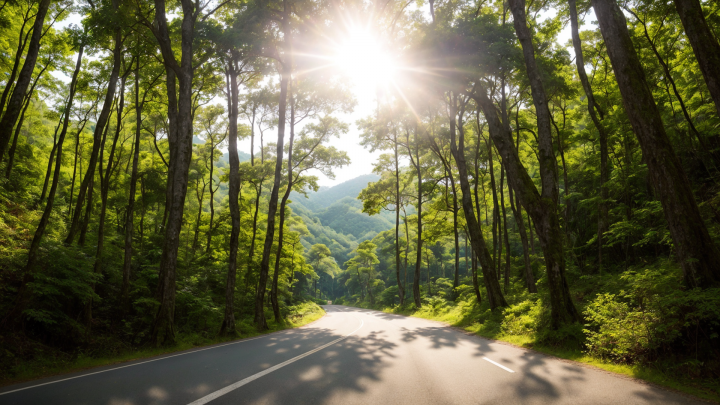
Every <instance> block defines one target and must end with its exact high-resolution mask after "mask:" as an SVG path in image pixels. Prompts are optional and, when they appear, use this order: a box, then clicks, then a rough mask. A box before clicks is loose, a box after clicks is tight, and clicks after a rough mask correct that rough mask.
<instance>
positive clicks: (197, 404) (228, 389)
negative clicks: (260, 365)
mask: <svg viewBox="0 0 720 405" xmlns="http://www.w3.org/2000/svg"><path fill="white" fill-rule="evenodd" d="M364 324H365V322H364V321H363V320H362V319H361V320H360V326H358V328H357V329H355V330H354V331H352V332H350V333H348V334H347V335H345V336H343V337H341V338H338V339H335V340H333V341H332V342H330V343H327V344H324V345H322V346H320V347H318V348H316V349H313V350H310V351H309V352H306V353H303V354H301V355H299V356H296V357H293V358H292V359H290V360H287V361H284V362H282V363H280V364H278V365H275V366H272V367H270V368H268V369H265V370H263V371H261V372H259V373H257V374H253V375H251V376H250V377H247V378H245V379H242V380H240V381H238V382H236V383H234V384H230V385H228V386H227V387H225V388H222V389H219V390H217V391H215V392H213V393H210V394H208V395H206V396H204V397H202V398H200V399H198V400H196V401H193V402H191V403H189V404H188V405H204V404H207V403H208V402H210V401H212V400H214V399H217V398H220V397H221V396H223V395H225V394H227V393H229V392H231V391H234V390H236V389H238V388H240V387H242V386H243V385H246V384H249V383H251V382H253V381H255V380H257V379H258V378H260V377H263V376H266V375H268V374H270V373H272V372H273V371H276V370H279V369H281V368H283V367H285V366H287V365H288V364H291V363H294V362H296V361H298V360H300V359H302V358H304V357H307V356H309V355H311V354H313V353H317V352H319V351H320V350H322V349H324V348H326V347H329V346H332V345H334V344H335V343H338V342H340V341H342V340H345V339H347V338H348V337H350V336H351V335H352V334H354V333H355V332H357V331H359V330H360V328H362V327H363V325H364Z"/></svg>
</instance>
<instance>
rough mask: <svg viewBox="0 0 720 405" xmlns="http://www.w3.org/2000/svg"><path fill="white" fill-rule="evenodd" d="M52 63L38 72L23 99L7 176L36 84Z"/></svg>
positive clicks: (6, 175) (8, 172) (11, 147)
mask: <svg viewBox="0 0 720 405" xmlns="http://www.w3.org/2000/svg"><path fill="white" fill-rule="evenodd" d="M49 65H50V62H48V64H46V65H45V66H44V67H43V68H42V70H41V71H40V73H38V75H37V77H36V78H35V80H33V84H32V86H30V90H28V92H27V94H26V95H25V99H24V100H23V102H24V105H23V108H22V111H21V112H20V118H19V119H18V121H17V125H15V133H14V135H13V141H12V145H11V146H10V150H9V151H8V163H7V168H6V169H5V178H7V179H9V178H10V173H11V172H12V167H13V162H14V161H15V149H16V148H17V142H18V138H19V137H20V129H21V128H22V125H23V122H24V121H25V112H26V111H27V109H28V107H29V106H30V104H31V103H32V96H33V93H34V92H35V86H37V84H38V82H39V81H40V78H41V77H42V75H43V73H45V71H46V70H47V68H48V66H49ZM5 86H6V87H9V83H7V84H5ZM2 105H3V103H0V108H2Z"/></svg>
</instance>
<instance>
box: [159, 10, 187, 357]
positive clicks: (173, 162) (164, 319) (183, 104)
mask: <svg viewBox="0 0 720 405" xmlns="http://www.w3.org/2000/svg"><path fill="white" fill-rule="evenodd" d="M180 3H181V6H182V10H183V17H182V23H181V26H180V33H181V38H182V39H181V41H180V43H181V45H180V49H181V52H182V55H181V58H180V65H179V66H178V64H177V60H176V58H175V55H174V51H173V49H172V46H171V41H170V34H169V29H168V26H167V17H166V15H165V1H164V0H155V24H156V25H157V27H156V28H153V31H154V33H155V37H156V39H157V40H158V42H159V44H160V49H161V52H162V56H163V61H164V64H165V70H166V82H167V95H168V122H169V123H170V128H169V131H168V142H169V144H170V161H169V167H168V181H167V192H166V198H167V202H166V204H165V206H166V211H167V226H166V227H165V240H164V242H163V251H162V256H161V258H160V268H159V277H158V288H157V292H156V296H157V300H158V301H159V302H160V307H159V308H158V311H157V314H156V316H155V320H154V321H153V325H152V328H151V331H150V342H151V344H153V345H156V346H157V345H160V344H174V343H175V325H174V317H175V277H176V266H177V258H178V257H177V253H178V246H179V244H180V231H181V227H182V218H183V210H184V208H185V196H186V194H187V180H188V171H189V167H190V161H191V157H192V134H193V127H192V124H193V123H192V81H193V75H194V68H193V38H194V26H195V20H196V18H197V13H196V11H195V3H194V2H192V1H191V0H181V2H180ZM176 79H177V84H178V89H177V92H176Z"/></svg>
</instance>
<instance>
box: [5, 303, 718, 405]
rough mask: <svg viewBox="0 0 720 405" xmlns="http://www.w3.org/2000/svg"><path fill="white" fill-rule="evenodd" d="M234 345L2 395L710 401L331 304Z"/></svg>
mask: <svg viewBox="0 0 720 405" xmlns="http://www.w3.org/2000/svg"><path fill="white" fill-rule="evenodd" d="M325 310H326V311H327V315H325V316H324V317H323V318H321V319H320V320H318V321H316V322H314V323H312V324H310V325H306V326H305V327H302V328H298V329H291V330H286V331H281V332H277V333H273V334H269V335H264V336H261V337H256V338H252V339H246V340H241V341H237V342H234V343H230V344H224V345H218V346H213V347H210V348H202V349H196V350H194V351H189V352H181V353H175V354H170V355H167V356H164V357H159V358H152V359H147V360H139V361H136V362H132V363H123V364H120V365H115V366H108V367H104V368H96V369H92V370H87V371H84V372H80V373H75V374H66V375H63V376H58V377H53V378H48V379H43V380H36V381H31V382H27V383H24V384H18V385H14V386H8V387H4V388H2V389H0V404H13V405H21V404H53V405H65V404H106V405H136V404H181V405H187V404H193V405H201V404H207V403H210V404H212V405H221V404H233V405H235V404H278V405H281V404H283V405H284V404H332V405H352V404H362V405H368V404H387V405H394V404H412V405H421V404H433V405H435V404H550V403H552V404H695V403H697V404H700V403H705V402H701V401H699V400H694V399H692V398H689V397H686V396H684V395H681V394H678V393H675V392H670V391H666V390H663V389H660V388H657V387H654V386H650V385H647V384H642V383H639V382H637V381H634V380H631V379H628V378H623V377H620V376H617V375H613V374H610V373H607V372H604V371H601V370H596V369H593V368H589V367H583V366H580V365H578V364H577V363H572V362H567V361H562V360H558V359H555V358H552V357H547V356H543V355H541V354H538V353H535V352H532V351H527V350H523V349H519V348H516V347H512V346H509V345H505V344H501V343H497V342H493V341H489V340H486V339H482V338H479V337H475V336H469V335H466V334H464V333H462V332H460V331H457V330H454V329H452V328H447V327H444V326H443V325H442V324H440V323H437V322H432V321H427V320H423V319H418V318H409V317H404V316H399V315H390V314H385V313H382V312H378V311H370V310H363V309H357V308H349V307H343V306H336V305H331V306H326V307H325Z"/></svg>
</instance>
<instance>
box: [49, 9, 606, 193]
mask: <svg viewBox="0 0 720 405" xmlns="http://www.w3.org/2000/svg"><path fill="white" fill-rule="evenodd" d="M427 14H429V13H427ZM553 15H554V10H550V11H548V12H545V13H543V15H541V19H545V18H549V17H552V16H553ZM427 17H428V18H429V15H428V16H427ZM581 18H582V16H581ZM584 20H585V21H586V25H587V24H588V23H590V22H591V21H594V20H595V16H594V14H593V12H592V10H591V11H590V14H589V15H587V16H585V18H584ZM69 23H75V24H78V23H79V19H78V18H77V16H76V15H72V16H71V17H70V18H68V19H66V20H65V21H63V22H62V23H61V24H59V25H60V27H58V28H62V27H63V26H66V25H68V24H69ZM581 29H582V27H581ZM569 40H570V26H569V24H568V26H566V27H565V29H563V31H562V32H561V33H560V35H559V38H558V42H559V43H560V44H561V45H565V44H567V43H568V41H569ZM380 44H381V41H380V39H379V38H376V37H375V36H374V34H373V32H372V30H370V29H367V28H366V27H362V26H358V27H351V28H350V29H348V30H347V34H346V36H345V38H340V39H338V40H337V43H336V48H337V49H335V50H334V52H333V54H332V55H331V56H330V58H329V61H330V63H331V64H333V65H334V68H336V69H339V70H341V71H344V73H345V76H346V77H347V78H348V80H351V83H348V84H349V85H350V87H351V88H352V89H354V94H355V97H356V100H357V105H356V107H355V109H354V111H353V112H352V113H351V114H338V115H337V116H338V118H339V119H341V120H342V121H344V122H346V123H347V124H349V127H350V130H349V132H348V133H347V134H345V135H344V136H343V137H342V138H341V139H333V140H332V141H331V145H333V146H335V147H336V148H338V149H340V150H344V151H345V152H347V154H348V156H349V157H350V160H351V163H350V165H348V166H346V167H343V168H339V169H336V170H335V179H329V178H327V177H325V176H323V175H322V174H319V176H318V177H319V184H320V185H321V186H334V185H336V184H339V183H342V182H344V181H347V180H350V179H353V178H355V177H358V176H361V175H363V174H368V173H371V172H372V168H373V163H374V162H375V161H376V159H377V157H378V156H379V155H380V153H381V152H374V153H370V151H368V150H367V149H365V148H363V147H362V146H360V133H359V131H358V128H357V126H356V125H355V123H356V121H357V120H359V119H361V118H365V117H367V116H369V115H371V114H373V112H374V111H375V107H376V101H375V94H376V89H377V88H378V86H385V85H388V83H389V82H391V81H392V79H393V76H394V75H395V74H399V73H397V72H396V69H395V63H394V61H393V58H392V57H391V54H389V53H387V52H385V51H384V50H382V47H381V45H380ZM568 51H569V52H570V54H571V56H572V55H574V53H573V51H572V48H569V49H568ZM63 79H67V80H69V78H65V77H63ZM300 129H301V128H296V131H298V132H299V131H300ZM256 132H257V131H256ZM276 140H277V130H270V131H267V132H266V133H265V142H275V141H276ZM258 145H259V140H256V153H257V148H258ZM238 147H239V149H240V150H242V151H244V152H250V140H249V139H246V140H243V141H240V142H239V145H238Z"/></svg>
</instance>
